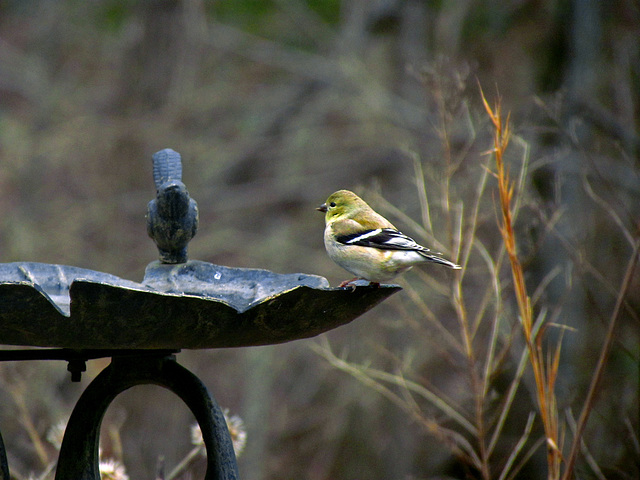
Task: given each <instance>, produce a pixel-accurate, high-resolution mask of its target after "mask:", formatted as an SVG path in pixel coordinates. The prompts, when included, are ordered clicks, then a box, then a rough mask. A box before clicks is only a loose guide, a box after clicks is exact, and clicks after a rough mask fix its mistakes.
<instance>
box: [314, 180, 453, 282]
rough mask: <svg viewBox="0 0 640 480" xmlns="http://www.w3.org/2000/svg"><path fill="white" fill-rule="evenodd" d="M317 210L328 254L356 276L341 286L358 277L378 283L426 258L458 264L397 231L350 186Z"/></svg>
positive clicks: (335, 194)
mask: <svg viewBox="0 0 640 480" xmlns="http://www.w3.org/2000/svg"><path fill="white" fill-rule="evenodd" d="M317 210H319V211H320V212H324V213H325V223H326V227H325V229H324V246H325V248H326V249H327V253H328V254H329V257H330V258H331V260H333V261H334V262H336V263H337V264H338V265H340V266H341V267H342V268H344V269H345V270H347V271H348V272H351V273H352V274H354V275H355V276H356V278H354V279H352V280H348V281H345V282H342V283H341V284H340V286H341V287H344V286H347V285H348V284H350V283H351V282H354V281H355V280H358V279H363V280H367V281H368V282H369V283H370V285H376V286H377V285H379V284H380V283H382V282H386V281H389V280H391V279H393V278H394V277H396V276H397V275H400V274H401V273H403V272H406V271H407V270H409V269H410V268H411V267H413V266H414V265H419V264H421V263H427V262H434V263H439V264H441V265H446V266H447V267H449V268H454V269H459V268H460V266H459V265H456V264H455V263H453V262H450V261H449V260H446V259H444V258H442V257H440V256H439V255H440V254H439V253H436V252H432V251H431V250H429V249H428V248H427V247H423V246H422V245H418V244H417V243H416V242H415V241H414V240H413V239H412V238H409V237H407V236H406V235H404V234H403V233H400V232H399V231H398V229H397V228H396V227H394V226H393V224H392V223H391V222H389V220H387V219H386V218H384V217H383V216H382V215H380V214H379V213H376V212H375V211H374V210H373V209H372V208H371V207H370V206H369V205H367V203H366V202H365V201H364V200H362V199H361V198H360V197H358V196H357V195H356V194H355V193H353V192H350V191H349V190H339V191H337V192H335V193H332V194H331V195H330V196H329V198H328V199H327V201H326V202H325V203H323V204H322V205H320V206H319V207H318V208H317Z"/></svg>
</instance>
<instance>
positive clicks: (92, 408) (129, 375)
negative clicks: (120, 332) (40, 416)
mask: <svg viewBox="0 0 640 480" xmlns="http://www.w3.org/2000/svg"><path fill="white" fill-rule="evenodd" d="M142 384H155V385H159V386H161V387H165V388H167V389H169V390H171V391H172V392H174V393H175V394H176V395H178V396H179V397H180V398H181V399H182V400H183V401H184V402H185V403H186V405H187V406H188V407H189V409H190V410H191V411H192V412H193V414H194V415H195V417H196V421H197V422H198V424H199V425H200V429H201V430H202V438H203V439H204V444H205V446H206V449H207V472H206V474H205V480H237V479H238V466H237V463H236V457H235V453H234V451H233V444H232V442H231V437H230V435H229V430H228V429H227V424H226V422H225V419H224V415H223V413H222V411H221V410H220V407H219V406H218V404H217V403H216V402H215V400H214V399H213V398H212V397H211V395H210V394H209V391H208V390H207V388H206V386H205V385H204V384H203V383H202V382H201V381H200V379H199V378H198V377H196V376H195V375H194V374H193V373H191V372H190V371H189V370H187V369H186V368H184V367H182V366H180V365H178V363H177V362H176V361H175V357H174V356H172V355H170V356H166V354H165V355H163V356H157V357H153V356H149V355H147V356H121V357H113V359H112V361H111V364H110V365H109V366H108V367H106V368H105V369H104V370H103V371H102V372H101V373H100V374H99V375H98V376H97V377H96V378H95V379H94V380H93V381H92V382H91V383H90V384H89V386H88V387H87V389H86V390H85V391H84V393H83V394H82V396H81V397H80V399H79V400H78V403H77V404H76V406H75V408H74V409H73V413H72V414H71V418H70V419H69V423H68V424H67V429H66V431H65V434H64V438H63V440H62V447H61V449H60V457H59V460H58V467H57V470H56V477H55V478H56V480H100V472H99V470H98V443H99V440H100V424H101V423H102V418H103V417H104V414H105V412H106V410H107V408H108V407H109V405H110V404H111V402H112V401H113V399H114V398H115V397H116V396H118V394H120V393H122V392H123V391H124V390H127V389H128V388H131V387H133V386H135V385H142ZM0 475H1V470H0ZM7 478H8V477H7ZM0 480H3V479H2V477H1V476H0Z"/></svg>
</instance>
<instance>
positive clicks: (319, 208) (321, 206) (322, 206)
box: [316, 203, 327, 212]
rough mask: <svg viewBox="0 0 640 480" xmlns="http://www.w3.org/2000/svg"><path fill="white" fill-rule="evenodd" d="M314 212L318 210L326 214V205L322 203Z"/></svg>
mask: <svg viewBox="0 0 640 480" xmlns="http://www.w3.org/2000/svg"><path fill="white" fill-rule="evenodd" d="M316 210H318V211H319V212H326V211H327V204H326V203H323V204H322V205H320V206H319V207H318V208H316Z"/></svg>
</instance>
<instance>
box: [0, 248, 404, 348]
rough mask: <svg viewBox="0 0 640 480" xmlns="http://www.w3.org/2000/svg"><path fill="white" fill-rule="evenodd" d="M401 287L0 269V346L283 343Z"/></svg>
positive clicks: (186, 271) (342, 320)
mask: <svg viewBox="0 0 640 480" xmlns="http://www.w3.org/2000/svg"><path fill="white" fill-rule="evenodd" d="M145 283H148V284H145ZM399 289H400V287H397V286H382V287H380V288H374V287H368V286H357V287H355V288H353V289H352V288H347V289H344V288H329V287H328V282H327V281H326V279H324V278H322V277H317V276H314V275H303V274H289V275H279V274H275V273H273V272H269V271H266V270H257V269H236V268H229V267H222V266H218V265H212V264H208V263H205V262H197V261H194V262H187V263H186V264H182V265H162V264H160V263H158V262H156V263H153V264H151V265H150V267H149V268H148V269H147V275H146V277H145V281H144V283H135V282H131V281H128V280H123V279H121V278H118V277H115V276H113V275H107V274H104V273H101V272H94V271H92V270H85V269H81V268H77V267H68V266H61V265H48V264H40V263H8V264H0V344H5V345H29V346H38V347H59V348H71V349H170V350H178V349H183V348H191V349H199V348H220V347H242V346H253V345H268V344H275V343H283V342H288V341H291V340H296V339H301V338H308V337H313V336H315V335H318V334H320V333H323V332H326V331H328V330H331V329H333V328H336V327H338V326H340V325H344V324H346V323H349V322H351V321H352V320H354V319H355V318H356V317H358V316H360V315H362V314H363V313H365V312H366V311H368V310H369V309H371V308H373V307H374V306H375V305H377V304H378V303H380V302H381V301H382V300H384V299H385V298H387V297H388V296H390V295H392V294H393V293H395V292H396V291H398V290H399Z"/></svg>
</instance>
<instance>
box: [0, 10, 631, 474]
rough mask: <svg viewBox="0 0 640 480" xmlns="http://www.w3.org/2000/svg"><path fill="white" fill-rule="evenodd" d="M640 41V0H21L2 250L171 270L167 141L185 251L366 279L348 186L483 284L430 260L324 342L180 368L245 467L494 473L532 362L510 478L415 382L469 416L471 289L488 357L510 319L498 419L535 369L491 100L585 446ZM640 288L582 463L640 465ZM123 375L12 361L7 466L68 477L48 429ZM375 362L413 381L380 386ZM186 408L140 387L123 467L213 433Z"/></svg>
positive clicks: (531, 266) (220, 354)
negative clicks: (459, 302) (330, 203)
mask: <svg viewBox="0 0 640 480" xmlns="http://www.w3.org/2000/svg"><path fill="white" fill-rule="evenodd" d="M639 39H640V7H639V5H638V3H637V1H635V0H614V1H599V0H555V1H554V0H516V1H512V2H503V1H498V0H487V1H483V2H481V1H468V0H467V1H453V0H443V1H420V0H344V1H339V0H264V1H260V0H236V1H230V0H218V1H206V0H183V1H172V0H146V1H144V2H136V1H127V0H92V1H88V2H87V1H77V0H63V1H48V0H43V1H36V0H28V1H12V0H0V261H2V262H16V261H33V262H45V263H56V264H67V265H74V266H79V267H83V268H89V269H94V270H99V271H103V272H108V273H111V274H115V275H118V276H121V277H123V278H126V279H130V280H134V281H141V280H142V277H143V275H144V269H145V266H146V265H147V264H148V263H149V262H151V261H153V260H155V259H156V257H157V251H156V249H155V247H154V245H153V243H152V241H151V240H150V239H149V238H148V237H147V235H146V224H145V213H146V205H147V202H148V201H149V200H151V199H152V198H153V196H154V193H155V190H154V186H153V182H152V177H151V155H152V154H153V153H154V152H156V151H158V150H160V149H162V148H166V147H169V148H173V149H174V150H176V151H178V152H180V153H181V154H182V159H183V167H184V178H183V180H184V182H185V183H186V185H187V187H188V189H189V192H190V194H191V195H192V197H194V198H195V199H196V200H197V202H198V204H199V208H200V229H199V231H198V234H197V236H196V237H195V238H194V240H193V241H192V242H191V244H190V247H189V253H190V258H192V259H198V260H203V261H208V262H213V263H218V264H223V265H228V266H234V267H255V268H266V269H269V270H273V271H275V272H280V273H290V272H304V273H312V274H318V275H322V276H325V277H327V278H328V279H329V281H330V282H331V284H332V285H336V284H338V283H339V282H341V281H342V280H345V279H347V278H348V277H349V274H348V273H347V272H344V271H341V270H340V268H339V267H337V266H336V265H334V264H332V263H331V261H330V260H329V259H328V257H327V256H326V253H325V251H324V246H323V243H322V231H323V228H324V222H323V218H322V215H321V214H319V213H318V212H316V211H315V207H316V206H318V205H319V204H321V203H322V202H324V200H325V199H326V197H327V196H328V195H329V194H331V193H332V192H333V191H335V190H338V189H341V188H347V189H351V190H354V191H356V192H358V193H359V194H361V195H362V196H363V197H364V198H365V200H367V201H368V202H369V203H370V204H372V205H373V206H374V207H375V208H376V209H378V210H379V211H380V212H381V213H383V214H385V215H386V216H387V217H388V218H390V219H391V220H392V221H393V222H394V223H395V224H396V226H397V227H398V228H400V229H401V230H402V231H403V232H405V233H407V234H409V235H411V236H412V237H414V238H415V239H416V240H418V241H419V242H421V243H425V244H428V245H432V246H434V247H435V249H438V250H440V251H442V252H444V254H445V256H448V257H450V258H453V259H454V260H455V259H457V260H458V261H462V260H464V265H465V270H464V274H463V275H464V276H463V277H455V275H454V274H453V273H452V272H451V271H448V270H446V269H444V268H437V267H434V268H425V269H422V270H414V271H412V272H409V273H408V274H406V275H405V276H404V277H403V278H402V279H400V280H399V283H400V284H401V285H402V286H403V287H404V288H405V290H404V291H403V292H401V293H399V294H396V295H395V296H394V297H392V298H391V299H389V300H388V301H386V302H384V304H382V305H380V306H379V307H377V308H375V309H374V310H373V311H371V312H369V313H368V314H366V315H364V316H363V317H361V318H359V319H357V320H356V321H354V322H353V323H351V324H349V325H347V326H344V327H341V328H339V329H337V330H335V331H333V332H330V333H329V334H326V335H323V336H322V337H321V338H317V339H310V340H304V341H297V342H293V343H290V344H285V345H278V346H272V347H261V348H246V349H237V350H234V349H229V350H211V351H183V352H182V353H180V354H179V356H178V360H179V361H180V363H181V364H183V365H184V366H186V367H187V368H189V369H191V370H192V371H193V372H194V373H196V374H197V375H198V376H199V377H200V378H201V379H202V380H203V381H204V382H205V383H206V385H207V386H208V388H209V389H210V390H211V392H212V394H213V395H214V396H215V398H216V399H217V401H218V402H219V403H220V405H221V406H222V407H225V408H228V409H229V412H230V414H232V415H239V416H240V417H241V418H242V420H243V421H244V426H245V429H246V434H247V443H246V446H245V448H244V451H243V452H242V455H240V457H239V464H240V472H241V478H246V479H251V480H261V479H265V480H266V479H274V480H275V479H294V478H297V479H303V478H305V479H312V480H329V479H354V480H355V479H381V480H382V479H427V478H447V477H450V478H483V477H484V478H489V477H490V478H500V475H501V472H507V469H506V467H505V464H506V463H508V462H507V461H506V460H507V459H508V458H510V457H509V455H510V453H509V452H511V451H512V450H511V449H512V448H513V446H514V445H515V444H516V443H517V442H518V439H520V438H521V436H522V432H523V431H524V429H525V424H526V422H527V419H528V418H529V414H530V412H535V410H536V407H535V400H534V397H533V396H532V395H531V393H530V385H531V379H530V378H528V374H527V373H525V375H524V379H523V385H522V387H521V388H519V389H518V397H517V399H516V401H515V403H514V407H513V408H512V409H511V411H510V415H509V417H508V420H507V422H506V423H505V426H504V428H503V430H501V434H500V441H499V442H497V443H496V445H497V446H496V447H495V450H494V453H493V455H492V457H491V459H490V462H489V463H490V464H491V465H492V470H491V471H490V472H485V471H482V472H481V471H478V470H477V469H475V468H474V467H473V466H470V465H469V461H468V460H465V458H464V455H461V454H460V452H459V451H458V450H456V448H455V447H452V444H451V441H450V440H451V437H447V436H446V435H444V436H443V434H442V432H443V431H444V430H442V429H449V430H451V431H457V429H458V427H459V426H456V425H455V422H453V423H452V422H451V418H450V415H447V414H446V412H445V411H443V407H442V406H440V407H438V406H434V405H433V404H432V403H430V402H429V401H426V400H425V398H424V397H421V396H419V395H418V394H417V393H415V390H412V391H413V392H414V393H413V395H415V396H411V395H409V394H408V392H409V391H410V390H411V389H409V388H407V386H406V385H405V386H404V387H403V386H402V385H400V383H401V382H398V381H397V379H399V378H406V379H408V380H410V381H411V382H414V383H413V384H415V385H420V386H422V387H425V388H429V389H431V391H435V392H439V394H438V395H439V398H441V399H443V400H445V403H449V404H451V405H453V406H455V407H456V408H457V410H458V411H459V412H461V413H462V414H463V415H465V416H466V418H469V419H471V418H473V407H472V406H470V405H472V404H473V399H470V398H469V396H470V393H469V391H470V389H469V378H470V377H469V375H468V371H469V369H471V370H474V369H475V368H480V367H478V365H475V364H473V362H471V364H469V362H468V358H467V359H465V358H463V357H462V356H461V355H460V354H459V352H458V351H456V350H455V348H449V347H450V346H451V345H455V344H456V342H459V331H460V330H459V327H458V324H457V323H456V318H458V317H459V315H460V313H461V312H460V311H459V310H458V311H456V308H455V306H454V305H453V303H452V301H451V298H452V296H453V292H454V290H455V285H456V281H460V282H462V290H461V291H462V292H463V294H464V298H465V301H466V302H467V303H466V305H467V307H468V311H469V316H471V317H474V318H476V319H477V325H478V326H477V332H478V333H477V336H475V337H474V341H477V342H478V346H477V348H478V352H484V353H486V352H487V351H488V350H490V349H487V348H482V345H485V343H483V342H486V340H487V338H488V337H487V335H490V331H491V328H489V327H490V326H492V325H497V321H496V319H503V320H502V323H501V324H500V325H501V326H500V329H501V330H503V331H504V332H503V334H501V336H500V342H499V343H500V345H502V346H503V349H502V350H500V351H501V352H502V353H501V357H500V359H501V362H499V363H500V365H499V368H498V367H496V369H495V371H494V372H493V373H492V375H490V376H488V385H490V389H489V390H488V393H487V396H486V398H485V400H487V401H486V402H485V414H486V418H487V422H488V423H489V424H491V422H494V421H495V419H496V416H495V412H494V411H493V410H492V405H494V404H496V405H497V404H499V403H500V399H501V398H502V396H503V393H504V392H505V390H506V388H507V386H508V385H510V382H512V378H514V376H517V375H516V373H515V372H516V371H517V364H518V361H519V358H520V355H521V351H522V349H521V342H520V343H518V338H517V335H516V334H515V333H514V332H515V331H516V330H517V328H518V321H517V310H516V308H515V306H514V305H515V297H514V296H513V290H512V286H511V283H510V282H511V277H510V273H509V271H508V269H507V267H508V265H507V264H508V262H507V261H504V260H501V259H503V258H504V252H503V251H502V243H501V242H502V240H501V236H500V231H499V228H498V221H497V218H498V217H497V215H496V213H497V204H496V202H497V200H496V198H497V197H496V194H495V180H494V178H493V176H492V175H491V173H490V172H489V171H488V169H490V168H491V166H492V164H491V157H490V156H489V155H487V152H488V151H489V150H490V149H491V148H492V140H491V138H492V137H491V135H492V128H491V124H490V121H489V120H488V118H487V115H486V113H485V112H484V108H483V106H482V102H481V95H480V87H482V89H483V90H484V92H485V95H486V97H487V99H488V101H489V103H490V104H493V103H494V102H495V101H496V100H497V99H498V96H500V97H501V99H502V100H501V101H502V108H503V112H504V116H505V118H506V114H507V113H508V112H510V120H511V125H512V129H513V133H514V136H513V137H512V142H511V144H510V146H509V148H508V150H507V152H508V158H507V162H508V169H509V172H510V174H511V177H512V179H513V180H514V181H515V182H516V186H517V188H516V196H517V199H518V200H517V201H518V202H519V203H518V208H519V210H518V211H519V215H518V217H517V222H516V227H517V235H518V241H519V248H520V252H521V257H522V261H523V263H524V265H525V273H526V280H527V285H528V289H529V292H530V295H532V297H533V300H534V302H535V309H536V312H537V315H539V316H541V317H545V318H546V319H547V320H548V321H550V322H554V323H557V324H562V325H566V326H569V327H571V330H565V331H564V336H563V346H562V357H561V358H562V361H561V367H560V379H559V381H558V386H557V388H558V402H559V411H560V414H561V418H562V422H563V425H566V437H567V438H568V439H570V437H571V427H570V425H571V419H572V418H575V417H577V416H578V415H579V412H580V410H581V408H582V404H583V402H584V393H585V391H586V389H587V387H588V385H589V382H590V379H591V377H592V373H593V369H594V365H595V362H596V359H597V356H598V354H599V351H600V348H601V346H602V343H603V339H604V335H605V331H606V327H607V325H608V322H609V318H610V316H611V313H612V311H613V306H614V304H615V301H616V298H617V296H618V293H619V289H620V285H621V283H622V278H623V275H624V272H625V270H626V267H627V263H628V262H629V259H630V257H631V252H632V245H633V242H634V239H635V238H636V236H637V228H638V220H639V217H638V214H639V211H640V174H639V172H640V168H639V167H640V163H639V162H640V158H639V155H640V136H639V134H638V131H639V130H638V124H639V121H640V41H639ZM427 206H428V208H427ZM455 278H458V280H455ZM488 284H491V285H492V287H491V288H489V290H490V291H488V290H487V288H488V287H487V285H488ZM493 286H495V288H493ZM639 289H640V279H639V278H638V274H636V275H635V276H634V278H633V283H632V285H631V288H630V290H629V295H628V296H627V299H626V302H625V304H624V307H623V311H622V314H621V318H620V323H619V325H618V336H617V340H616V343H615V344H614V347H613V350H612V355H611V358H610V361H609V363H608V366H607V371H606V375H605V381H604V382H603V384H602V386H601V390H600V391H599V396H598V402H597V404H596V406H595V409H594V411H593V412H592V415H591V419H590V423H589V424H588V428H587V432H586V436H585V442H586V447H585V448H586V450H585V451H586V452H587V453H588V454H587V453H584V454H583V456H582V457H581V459H580V461H579V468H580V470H579V471H580V472H581V475H582V477H581V478H639V476H640V461H639V460H638V459H639V458H640V447H639V446H638V445H639V443H638V438H639V437H638V430H639V427H638V413H639V407H638V405H639V401H638V400H639V399H638V392H639V390H638V381H639V378H640V375H639V372H638V361H639V357H640V348H639V345H640V342H639V333H640V328H639V327H640V324H639V316H638V307H639V306H640V291H639ZM494 290H497V293H495V292H494V293H495V295H494V293H492V292H493V291H494ZM487 292H488V293H487ZM487 317H491V318H490V319H489V320H487V321H486V324H485V319H486V318H487ZM485 327H486V328H485ZM487 332H489V333H487ZM449 337H451V338H449ZM443 338H444V339H445V341H443ZM447 339H448V340H447ZM456 339H457V340H456ZM0 340H1V339H0ZM448 342H449V343H448ZM552 345H555V343H552ZM501 348H502V347H501ZM552 351H553V350H552ZM484 353H483V354H484ZM334 354H335V355H334ZM479 355H480V357H481V354H480V353H479ZM482 358H484V357H482ZM340 361H344V362H349V363H348V365H347V366H345V365H343V367H344V368H337V366H339V364H340ZM496 363H498V362H496ZM105 365H106V361H92V362H89V366H88V372H87V373H86V374H85V375H83V380H82V382H81V383H80V384H75V383H71V382H70V378H69V374H68V372H67V371H66V365H65V364H64V363H55V362H39V363H37V362H35V363H34V362H23V363H5V364H2V365H0V429H1V432H2V435H3V437H4V439H5V443H6V444H7V448H8V456H9V465H10V468H11V472H12V476H13V477H15V478H16V479H26V478H50V477H46V475H47V472H46V470H47V468H48V467H49V466H50V465H51V462H53V461H54V459H55V458H56V455H57V453H56V452H55V447H54V446H53V445H52V443H51V442H49V441H47V434H48V432H49V431H50V429H51V427H52V426H54V425H56V424H57V423H58V422H60V421H61V420H66V419H67V418H68V416H69V414H70V412H71V409H72V408H73V405H74V404H75V402H76V400H77V398H78V397H79V395H80V394H81V392H82V390H83V388H84V387H86V385H87V384H88V382H89V381H90V380H91V379H92V378H93V377H94V376H95V375H97V373H99V371H100V370H101V369H102V368H104V366H105ZM349 365H356V367H355V368H356V370H354V371H352V372H351V374H350V373H349V368H348V366H349ZM374 367H375V369H376V370H375V371H376V372H380V373H381V372H386V373H388V374H389V375H395V377H394V378H395V380H394V382H395V383H394V385H387V386H386V387H384V388H383V387H382V386H381V384H380V383H379V382H380V381H382V380H381V377H380V376H379V377H376V378H377V380H375V381H373V380H372V375H373V373H372V372H373V370H371V371H369V370H366V369H368V368H374ZM480 369H481V368H480ZM365 371H368V372H369V375H364V374H363V372H365ZM465 372H467V373H466V374H465ZM471 377H472V376H471ZM392 383H393V382H392ZM413 384H412V385H413ZM385 389H386V390H385ZM193 421H194V420H193V417H191V414H190V412H189V411H188V410H187V408H186V407H185V406H184V405H182V403H181V402H180V401H179V400H178V399H177V397H174V396H173V395H172V394H170V393H169V392H166V391H164V390H162V389H161V388H159V387H151V386H149V387H146V386H145V387H136V388H134V389H132V390H129V391H127V392H125V393H124V394H122V395H120V396H119V397H118V398H117V399H116V401H115V402H114V403H113V405H112V406H111V408H110V410H109V412H108V414H107V417H106V418H105V421H104V424H103V431H102V437H101V442H102V445H103V455H104V456H105V457H109V458H113V459H116V460H118V462H120V464H122V465H124V466H125V467H126V471H127V474H128V475H129V477H130V478H132V479H144V478H146V479H153V478H156V476H157V474H158V471H159V469H161V468H162V465H164V470H165V472H170V471H171V470H172V469H174V467H175V466H176V465H178V464H179V462H180V461H181V460H183V459H184V458H185V456H186V455H188V453H189V452H190V451H191V449H192V448H193V445H192V444H191V437H190V431H189V426H190V425H191V424H192V423H193ZM532 422H533V426H532V429H531V434H530V436H529V437H528V440H527V448H526V449H524V450H523V451H522V453H521V454H520V455H519V456H518V458H517V462H516V463H519V462H520V463H522V468H523V470H521V471H520V475H522V477H521V478H525V477H526V478H546V475H547V473H546V466H545V451H544V450H545V449H544V446H540V444H539V443H537V444H536V442H537V441H538V440H539V439H540V438H541V437H540V436H541V430H540V427H539V425H538V424H537V419H533V420H532ZM436 425H437V427H436ZM439 429H440V430H439ZM468 438H469V440H468V442H469V444H470V445H471V447H470V448H471V449H472V450H476V449H477V442H476V441H475V440H474V438H473V435H471V436H469V437H468ZM454 443H455V442H454ZM536 445H537V446H536ZM525 452H530V455H528V456H527V457H526V458H525ZM203 468H204V467H203V460H202V459H200V460H198V459H196V460H194V461H193V462H191V463H190V465H189V468H188V469H186V470H184V471H182V472H180V473H178V474H176V475H177V478H202V476H203V471H204V470H203ZM502 478H509V477H508V475H506V474H505V476H504V477H502Z"/></svg>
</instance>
